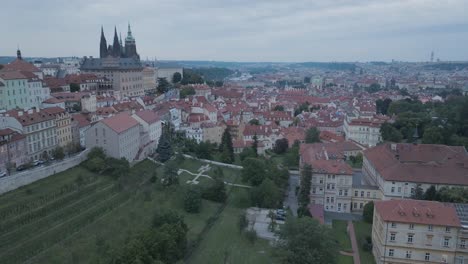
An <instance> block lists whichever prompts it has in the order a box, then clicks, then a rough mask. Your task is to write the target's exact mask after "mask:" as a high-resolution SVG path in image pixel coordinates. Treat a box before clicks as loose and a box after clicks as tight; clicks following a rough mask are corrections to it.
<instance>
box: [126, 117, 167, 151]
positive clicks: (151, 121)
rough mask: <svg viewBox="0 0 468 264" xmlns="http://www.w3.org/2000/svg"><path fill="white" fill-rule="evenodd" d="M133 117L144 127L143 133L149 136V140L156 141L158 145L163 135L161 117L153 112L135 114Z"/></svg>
mask: <svg viewBox="0 0 468 264" xmlns="http://www.w3.org/2000/svg"><path fill="white" fill-rule="evenodd" d="M132 117H133V118H134V119H135V120H136V121H138V123H140V124H141V125H142V128H143V131H144V132H147V133H148V134H149V140H151V141H155V142H156V144H155V146H157V145H158V142H159V138H160V137H161V133H162V122H161V118H160V116H159V115H158V114H157V113H156V112H154V111H151V110H142V111H137V112H135V113H134V114H133V115H132Z"/></svg>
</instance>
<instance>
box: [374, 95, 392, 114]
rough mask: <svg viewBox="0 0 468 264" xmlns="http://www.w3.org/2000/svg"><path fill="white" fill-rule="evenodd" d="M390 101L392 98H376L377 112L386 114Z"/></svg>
mask: <svg viewBox="0 0 468 264" xmlns="http://www.w3.org/2000/svg"><path fill="white" fill-rule="evenodd" d="M391 103H392V99H390V98H386V99H385V100H381V99H377V101H375V104H376V112H377V114H382V115H386V114H387V112H388V107H389V106H390V104H391Z"/></svg>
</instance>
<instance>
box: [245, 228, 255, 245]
mask: <svg viewBox="0 0 468 264" xmlns="http://www.w3.org/2000/svg"><path fill="white" fill-rule="evenodd" d="M245 236H246V237H247V239H248V240H249V241H250V243H252V244H255V241H257V231H255V230H253V229H250V230H248V231H245Z"/></svg>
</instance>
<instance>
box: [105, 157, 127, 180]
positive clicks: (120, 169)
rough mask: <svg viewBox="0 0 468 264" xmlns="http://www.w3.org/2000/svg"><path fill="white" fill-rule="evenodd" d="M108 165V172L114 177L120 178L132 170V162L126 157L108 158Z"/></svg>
mask: <svg viewBox="0 0 468 264" xmlns="http://www.w3.org/2000/svg"><path fill="white" fill-rule="evenodd" d="M106 166H107V167H106V169H105V171H106V173H109V175H111V176H112V177H114V178H119V177H121V176H124V175H127V174H128V173H129V172H130V163H128V160H126V159H125V158H120V159H116V158H112V157H109V158H107V159H106Z"/></svg>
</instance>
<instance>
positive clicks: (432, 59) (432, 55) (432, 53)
mask: <svg viewBox="0 0 468 264" xmlns="http://www.w3.org/2000/svg"><path fill="white" fill-rule="evenodd" d="M431 62H434V51H432V52H431Z"/></svg>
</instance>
